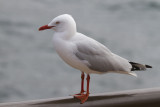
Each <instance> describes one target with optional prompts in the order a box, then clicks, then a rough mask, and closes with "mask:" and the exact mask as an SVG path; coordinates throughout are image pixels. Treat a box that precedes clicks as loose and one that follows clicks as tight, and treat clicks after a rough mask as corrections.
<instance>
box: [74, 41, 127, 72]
mask: <svg viewBox="0 0 160 107" xmlns="http://www.w3.org/2000/svg"><path fill="white" fill-rule="evenodd" d="M75 55H76V56H77V57H78V58H79V59H80V60H85V61H87V62H88V63H89V64H87V66H88V67H89V68H90V69H91V70H94V71H98V72H108V71H124V70H125V69H124V67H123V66H122V65H121V62H119V61H117V59H116V58H117V56H116V58H115V55H114V54H113V53H112V52H111V51H110V50H109V49H108V48H106V47H105V46H103V45H102V44H100V43H98V42H96V44H95V43H94V44H93V43H87V44H82V43H78V44H77V52H76V53H75ZM125 63H128V62H125Z"/></svg>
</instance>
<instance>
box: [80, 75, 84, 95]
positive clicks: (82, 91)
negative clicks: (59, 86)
mask: <svg viewBox="0 0 160 107" xmlns="http://www.w3.org/2000/svg"><path fill="white" fill-rule="evenodd" d="M84 77H85V75H84V72H82V74H81V92H80V93H81V94H82V93H84V92H85V91H84Z"/></svg>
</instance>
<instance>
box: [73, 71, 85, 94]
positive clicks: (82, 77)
mask: <svg viewBox="0 0 160 107" xmlns="http://www.w3.org/2000/svg"><path fill="white" fill-rule="evenodd" d="M84 77H85V75H84V72H82V74H81V91H80V93H78V94H74V95H73V96H76V95H82V94H83V93H84V92H85V91H84Z"/></svg>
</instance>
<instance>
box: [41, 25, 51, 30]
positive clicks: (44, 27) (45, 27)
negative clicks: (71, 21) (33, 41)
mask: <svg viewBox="0 0 160 107" xmlns="http://www.w3.org/2000/svg"><path fill="white" fill-rule="evenodd" d="M52 27H54V26H48V25H44V26H41V27H40V28H39V31H42V30H46V29H51V28H52Z"/></svg>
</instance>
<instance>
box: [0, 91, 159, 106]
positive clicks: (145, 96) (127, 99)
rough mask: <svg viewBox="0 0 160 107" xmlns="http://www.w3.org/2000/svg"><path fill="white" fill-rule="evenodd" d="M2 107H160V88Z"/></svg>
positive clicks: (69, 97) (3, 104)
mask: <svg viewBox="0 0 160 107" xmlns="http://www.w3.org/2000/svg"><path fill="white" fill-rule="evenodd" d="M0 107H160V88H152V89H137V90H129V91H121V92H113V93H100V94H93V95H92V94H91V95H90V97H89V99H88V100H87V102H85V103H84V104H80V101H79V100H77V99H74V98H73V97H72V96H68V97H62V98H53V99H42V100H36V101H26V102H14V103H13V102H11V103H1V104H0Z"/></svg>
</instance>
